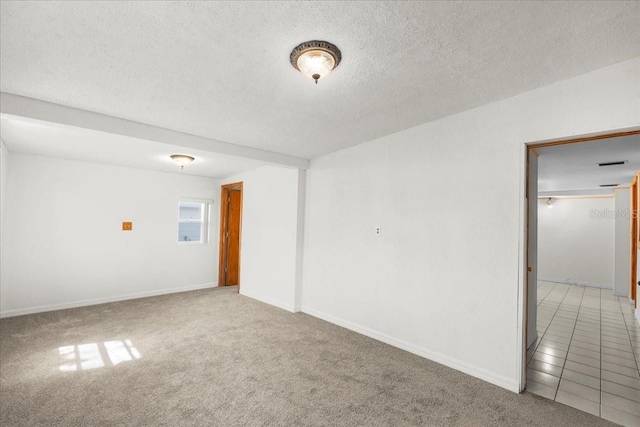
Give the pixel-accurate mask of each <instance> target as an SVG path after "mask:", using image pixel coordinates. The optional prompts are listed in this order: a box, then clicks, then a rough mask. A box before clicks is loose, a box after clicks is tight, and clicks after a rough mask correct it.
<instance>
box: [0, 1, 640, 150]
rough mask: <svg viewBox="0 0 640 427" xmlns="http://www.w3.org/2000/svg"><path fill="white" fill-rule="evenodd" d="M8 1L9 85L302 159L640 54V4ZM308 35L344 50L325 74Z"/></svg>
mask: <svg viewBox="0 0 640 427" xmlns="http://www.w3.org/2000/svg"><path fill="white" fill-rule="evenodd" d="M0 8H1V10H0V12H1V22H0V25H1V33H0V43H1V44H0V48H1V53H0V61H1V64H0V73H1V74H0V75H1V80H0V89H1V90H2V91H3V92H8V93H14V94H18V95H23V96H27V97H32V98H36V99H41V100H45V101H50V102H54V103H58V104H63V105H68V106H72V107H76V108H81V109H85V110H90V111H95V112H98V113H103V114H107V115H111V116H116V117H120V118H125V119H129V120H133V121H138V122H141V123H147V124H151V125H155V126H160V127H164V128H169V129H173V130H177V131H181V132H185V133H190V134H194V135H199V136H204V137H208V138H211V139H216V140H220V141H226V142H229V143H233V144H240V145H246V146H251V147H255V148H260V149H263V150H269V151H274V152H279V153H285V154H289V155H293V156H298V157H302V158H307V159H308V158H314V157H317V156H319V155H322V154H325V153H329V152H332V151H336V150H339V149H342V148H345V147H348V146H352V145H355V144H358V143H361V142H365V141H368V140H371V139H373V138H377V137H380V136H383V135H386V134H389V133H393V132H395V131H398V130H401V129H405V128H408V127H411V126H415V125H418V124H421V123H425V122H428V121H431V120H434V119H437V118H441V117H444V116H447V115H450V114H453V113H457V112H460V111H463V110H467V109H470V108H473V107H476V106H480V105H483V104H486V103H489V102H492V101H496V100H499V99H504V98H506V97H509V96H512V95H515V94H518V93H521V92H524V91H527V90H531V89H534V88H537V87H540V86H544V85H548V84H550V83H553V82H555V81H559V80H562V79H566V78H570V77H573V76H576V75H579V74H582V73H585V72H588V71H592V70H594V69H598V68H602V67H605V66H607V65H610V64H613V63H616V62H620V61H624V60H627V59H630V58H632V57H636V56H640V26H639V25H638V22H640V2H539V3H538V2H133V1H129V2H54V1H49V2H8V1H3V2H1V3H0ZM309 39H325V40H328V41H330V42H332V43H335V44H336V45H337V46H338V47H339V48H340V49H341V50H342V54H343V59H342V62H341V63H340V66H339V67H338V68H337V69H336V70H335V71H334V72H333V73H332V74H330V75H329V76H328V77H327V78H326V79H325V80H323V81H320V82H319V83H318V84H317V85H315V84H313V82H312V81H311V80H310V79H307V78H305V77H304V76H303V75H302V74H300V73H299V72H298V71H296V70H295V69H294V68H293V67H292V66H291V65H290V64H289V53H290V51H291V49H292V48H293V47H295V46H296V45H297V44H298V43H300V42H303V41H306V40H309Z"/></svg>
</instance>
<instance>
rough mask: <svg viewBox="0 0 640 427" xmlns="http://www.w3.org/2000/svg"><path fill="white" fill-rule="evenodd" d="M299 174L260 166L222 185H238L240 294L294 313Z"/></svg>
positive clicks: (300, 211) (300, 198) (298, 266)
mask: <svg viewBox="0 0 640 427" xmlns="http://www.w3.org/2000/svg"><path fill="white" fill-rule="evenodd" d="M305 173H306V172H305V171H303V170H298V169H291V168H283V167H277V166H264V167H261V168H258V169H255V170H253V171H250V172H247V173H244V174H240V175H236V176H233V177H231V178H228V179H226V180H225V183H233V182H242V183H243V187H242V190H243V194H242V236H241V256H240V293H241V294H243V295H246V296H249V297H251V298H255V299H258V300H260V301H263V302H266V303H269V304H272V305H275V306H277V307H280V308H283V309H285V310H289V311H292V312H294V311H298V310H299V300H300V296H299V292H300V278H301V277H302V273H301V271H300V269H301V268H302V249H303V248H302V243H303V240H302V238H303V221H304V218H303V213H304V177H305Z"/></svg>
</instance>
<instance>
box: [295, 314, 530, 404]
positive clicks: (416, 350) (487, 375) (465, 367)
mask: <svg viewBox="0 0 640 427" xmlns="http://www.w3.org/2000/svg"><path fill="white" fill-rule="evenodd" d="M302 312H303V313H307V314H309V315H311V316H313V317H317V318H319V319H322V320H326V321H327V322H329V323H333V324H335V325H338V326H342V327H343V328H347V329H349V330H352V331H354V332H357V333H359V334H362V335H366V336H368V337H369V338H373V339H375V340H378V341H382V342H383V343H386V344H389V345H391V346H394V347H397V348H400V349H402V350H406V351H408V352H410V353H413V354H417V355H418V356H421V357H424V358H425V359H429V360H432V361H434V362H437V363H440V364H442V365H445V366H448V367H449V368H453V369H455V370H458V371H461V372H464V373H465V374H469V375H471V376H474V377H476V378H480V379H481V380H483V381H487V382H489V383H491V384H494V385H497V386H498V387H502V388H505V389H507V390H509V391H512V392H514V393H520V387H519V383H518V380H517V379H515V378H507V377H504V376H502V375H496V374H495V373H493V372H489V371H487V370H485V369H482V368H479V367H477V366H473V365H470V364H468V363H466V362H462V361H460V360H456V359H453V358H451V357H448V356H445V355H443V354H440V353H437V352H434V351H431V350H428V349H426V348H422V347H418V346H415V345H413V344H410V343H408V342H405V341H402V340H399V339H396V338H393V337H391V336H389V335H386V334H383V333H380V332H377V331H374V330H373V329H369V328H367V327H364V326H360V325H357V324H355V323H352V322H349V321H347V320H343V319H340V318H337V317H335V316H332V315H330V314H326V313H323V312H321V311H318V310H315V309H313V308H311V307H307V306H304V305H303V306H302Z"/></svg>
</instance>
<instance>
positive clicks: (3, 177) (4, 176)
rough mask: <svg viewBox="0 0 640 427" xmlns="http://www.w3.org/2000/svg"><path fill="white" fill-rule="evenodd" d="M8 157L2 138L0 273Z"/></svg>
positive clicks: (0, 152)
mask: <svg viewBox="0 0 640 427" xmlns="http://www.w3.org/2000/svg"><path fill="white" fill-rule="evenodd" d="M10 156H11V152H10V151H9V150H8V149H7V147H6V146H5V145H4V141H3V140H2V138H0V272H2V270H3V269H4V267H3V262H2V253H3V251H4V244H3V241H4V238H3V235H4V209H5V200H6V198H7V189H8V185H7V180H8V178H9V158H10ZM0 287H2V274H0Z"/></svg>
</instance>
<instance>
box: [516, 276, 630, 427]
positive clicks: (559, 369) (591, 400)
mask: <svg viewBox="0 0 640 427" xmlns="http://www.w3.org/2000/svg"><path fill="white" fill-rule="evenodd" d="M537 330H538V340H537V341H536V342H535V343H534V344H533V345H532V346H531V348H530V349H529V351H528V354H527V360H528V365H527V368H528V369H527V391H529V392H531V393H535V394H538V395H540V396H543V397H546V398H549V399H553V400H555V401H557V402H560V403H563V404H565V405H568V406H572V407H574V408H577V409H580V410H582V411H585V412H589V413H591V414H593V415H597V416H600V417H602V418H605V419H607V420H610V421H613V422H615V423H618V424H622V425H625V426H640V370H639V369H640V326H638V322H637V320H636V319H635V317H634V314H633V308H632V306H631V305H630V303H629V300H628V299H627V298H621V297H616V296H614V295H613V292H612V291H611V290H608V289H599V288H588V287H583V286H575V285H567V284H562V283H551V282H538V320H537Z"/></svg>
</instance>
